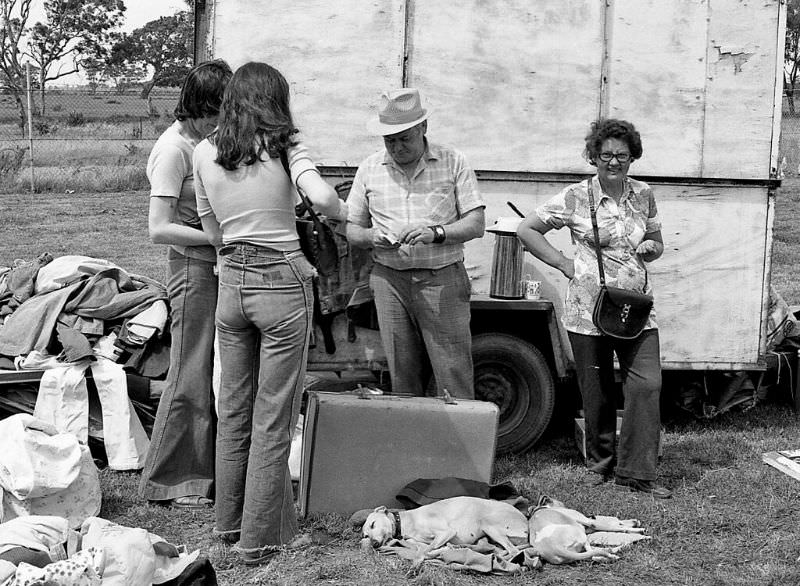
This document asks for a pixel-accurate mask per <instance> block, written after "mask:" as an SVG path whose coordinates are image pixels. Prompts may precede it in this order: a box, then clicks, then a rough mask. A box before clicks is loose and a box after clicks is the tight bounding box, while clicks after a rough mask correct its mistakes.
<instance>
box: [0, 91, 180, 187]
mask: <svg viewBox="0 0 800 586" xmlns="http://www.w3.org/2000/svg"><path fill="white" fill-rule="evenodd" d="M177 97H178V90H177V89H173V88H167V89H165V88H155V89H154V90H153V91H152V92H151V96H150V99H149V100H148V99H144V98H142V97H141V96H140V92H139V90H129V91H124V92H119V91H116V90H110V89H97V90H95V91H91V90H89V89H64V88H48V89H46V91H45V93H44V96H42V94H41V92H40V91H39V90H37V89H34V90H32V91H30V92H29V93H24V94H23V95H21V96H20V97H19V98H20V101H19V102H18V101H17V99H16V98H15V96H14V95H13V94H10V93H0V192H5V193H9V192H24V191H35V192H42V191H60V192H64V191H70V190H72V191H125V190H128V189H137V190H139V189H145V188H146V187H147V178H146V177H145V165H146V162H147V155H148V154H149V152H150V149H151V148H152V146H153V143H154V142H155V140H156V139H157V138H158V136H159V135H160V134H161V133H162V132H163V131H164V129H166V128H167V127H168V126H169V125H170V124H171V123H172V120H173V115H172V112H173V110H174V108H175V104H176V102H177ZM29 98H30V108H28V103H29V102H28V99H29ZM20 102H21V104H20Z"/></svg>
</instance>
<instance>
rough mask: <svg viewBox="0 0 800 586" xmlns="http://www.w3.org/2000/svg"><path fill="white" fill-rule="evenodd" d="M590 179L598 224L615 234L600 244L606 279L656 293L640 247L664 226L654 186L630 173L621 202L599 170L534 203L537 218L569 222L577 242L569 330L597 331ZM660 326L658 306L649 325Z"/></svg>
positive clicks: (555, 224)
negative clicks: (605, 189) (606, 186)
mask: <svg viewBox="0 0 800 586" xmlns="http://www.w3.org/2000/svg"><path fill="white" fill-rule="evenodd" d="M588 181H592V182H593V183H592V186H593V187H592V193H593V195H594V201H595V206H596V209H597V214H596V215H597V225H598V228H599V229H600V231H601V233H602V232H606V231H607V232H608V233H609V234H610V236H611V240H610V242H609V244H608V246H603V247H602V248H601V251H602V255H603V270H604V272H605V279H606V284H607V285H609V286H614V287H622V288H624V289H631V290H634V291H639V292H643V293H647V294H648V295H652V286H651V283H650V281H649V280H648V279H647V269H646V268H645V264H644V261H643V260H642V259H641V257H640V256H639V255H637V254H635V251H636V247H637V246H639V244H640V243H641V242H642V240H644V237H645V235H646V234H650V233H653V232H657V231H659V230H661V220H660V218H659V216H658V209H657V207H656V200H655V198H654V197H653V190H652V189H651V188H650V186H649V185H647V183H645V182H643V181H637V180H636V179H632V178H630V177H628V178H626V179H625V184H624V188H623V192H622V197H621V198H620V200H619V205H617V203H616V202H615V201H614V199H613V198H611V197H609V196H608V195H606V194H605V193H603V191H602V188H601V187H600V182H599V180H598V179H597V176H594V177H592V178H591V179H589V180H586V181H581V182H580V183H574V184H572V185H570V186H568V187H566V188H564V189H563V190H562V191H561V193H559V194H558V195H557V196H555V197H554V198H552V199H550V200H549V201H548V202H546V203H544V204H543V205H541V206H540V207H539V208H537V209H536V214H537V216H538V217H539V219H540V220H541V221H542V222H544V223H545V224H547V225H548V226H550V227H551V228H554V229H556V230H557V229H559V228H563V227H567V228H569V230H570V232H571V234H572V242H573V244H574V245H575V256H574V259H575V277H574V278H573V279H572V280H571V281H570V282H569V285H568V287H567V295H566V298H565V301H564V314H563V315H562V323H563V324H564V328H565V329H566V330H567V331H570V332H575V333H578V334H586V335H593V336H599V335H600V331H599V330H598V329H597V328H596V327H595V326H594V324H593V323H592V310H593V309H594V304H595V300H596V299H597V295H598V293H599V291H600V274H599V271H598V268H597V254H596V252H595V249H594V246H593V245H591V246H590V245H589V244H588V243H587V242H586V241H585V237H587V236H588V237H589V239H590V241H591V242H594V235H593V230H592V219H591V213H590V211H589V193H588V190H587V186H588ZM655 327H657V324H656V314H655V309H653V310H652V311H651V313H650V318H649V320H648V322H647V325H646V326H645V328H646V329H652V328H655Z"/></svg>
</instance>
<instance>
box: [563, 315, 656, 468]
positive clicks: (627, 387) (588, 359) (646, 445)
mask: <svg viewBox="0 0 800 586" xmlns="http://www.w3.org/2000/svg"><path fill="white" fill-rule="evenodd" d="M569 341H570V345H571V346H572V353H573V354H574V356H575V370H576V374H577V377H578V386H579V387H580V391H581V396H582V397H583V410H584V415H585V418H586V465H587V467H588V468H589V469H590V470H592V471H593V472H597V473H599V474H611V473H613V472H616V474H618V475H620V476H627V477H629V478H636V479H639V480H655V478H656V466H657V464H658V442H659V437H660V435H661V412H660V406H659V401H660V395H661V358H660V350H659V341H658V330H657V329H651V330H645V331H644V332H642V333H641V335H639V337H638V338H636V339H635V340H618V339H615V338H611V337H609V336H584V335H581V334H575V333H573V332H569ZM614 353H616V354H617V360H618V361H619V367H620V371H621V374H622V393H623V401H624V406H623V407H624V410H623V415H622V429H621V430H620V434H619V448H617V447H616V446H615V440H616V425H617V388H616V384H615V382H614Z"/></svg>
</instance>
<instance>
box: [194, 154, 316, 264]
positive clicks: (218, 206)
mask: <svg viewBox="0 0 800 586" xmlns="http://www.w3.org/2000/svg"><path fill="white" fill-rule="evenodd" d="M287 156H288V159H289V170H290V172H291V174H292V178H291V181H290V179H289V176H288V175H286V170H285V169H284V168H283V164H282V163H281V161H280V159H271V158H269V157H268V156H267V155H266V154H264V155H262V158H263V159H264V160H262V161H258V162H255V163H253V164H252V165H240V166H239V167H238V168H236V169H234V170H233V171H228V170H227V169H225V168H224V167H223V166H222V165H219V164H218V163H216V162H215V160H216V158H217V147H216V146H214V144H212V143H211V142H210V141H209V140H208V139H206V140H204V141H203V142H201V143H200V144H199V145H197V148H196V149H195V151H194V184H195V191H196V193H197V212H198V214H199V216H200V217H205V216H208V215H212V214H213V216H214V217H215V218H216V219H217V222H219V226H220V229H221V230H222V242H223V243H224V244H230V243H231V242H247V243H249V244H255V245H256V246H265V247H268V248H273V249H275V250H281V251H285V252H289V251H292V250H297V249H298V248H299V247H300V242H299V240H298V239H297V228H295V211H294V206H295V203H297V193H296V192H295V190H294V188H293V185H292V182H294V183H295V184H296V182H297V178H298V177H300V175H302V174H303V173H305V172H306V171H313V172H314V173H317V172H318V171H317V168H316V167H315V166H314V163H313V161H312V160H311V157H310V156H309V154H308V149H306V147H305V146H303V144H302V143H301V142H298V144H297V145H296V146H293V147H290V148H289V149H288V150H287Z"/></svg>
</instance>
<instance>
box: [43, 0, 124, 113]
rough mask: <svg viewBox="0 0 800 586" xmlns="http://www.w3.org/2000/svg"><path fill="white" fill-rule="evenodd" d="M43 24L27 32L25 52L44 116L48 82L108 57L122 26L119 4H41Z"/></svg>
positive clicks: (78, 0)
mask: <svg viewBox="0 0 800 586" xmlns="http://www.w3.org/2000/svg"><path fill="white" fill-rule="evenodd" d="M44 11H45V15H46V17H47V20H46V22H44V23H42V22H37V23H36V24H35V25H33V27H32V28H31V31H30V42H29V51H30V55H31V59H32V61H33V63H35V64H36V65H37V66H38V68H39V91H40V92H41V101H42V114H44V110H45V106H44V95H45V86H46V84H47V82H48V81H53V80H56V79H58V78H60V77H64V76H66V75H71V74H73V73H77V72H78V71H80V70H81V69H82V67H81V62H82V61H84V60H90V59H91V60H100V59H104V58H105V57H106V56H107V55H108V51H109V49H110V47H111V45H112V43H113V42H114V41H115V40H116V38H117V34H118V33H116V29H118V28H119V27H120V25H122V22H123V19H124V15H125V4H124V3H123V1H122V0H45V2H44Z"/></svg>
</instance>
